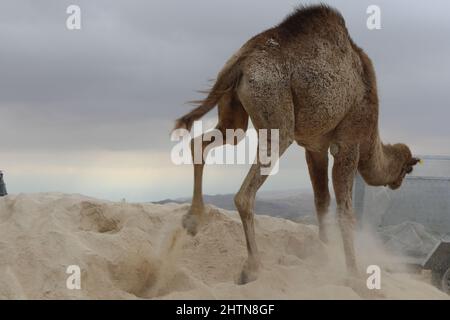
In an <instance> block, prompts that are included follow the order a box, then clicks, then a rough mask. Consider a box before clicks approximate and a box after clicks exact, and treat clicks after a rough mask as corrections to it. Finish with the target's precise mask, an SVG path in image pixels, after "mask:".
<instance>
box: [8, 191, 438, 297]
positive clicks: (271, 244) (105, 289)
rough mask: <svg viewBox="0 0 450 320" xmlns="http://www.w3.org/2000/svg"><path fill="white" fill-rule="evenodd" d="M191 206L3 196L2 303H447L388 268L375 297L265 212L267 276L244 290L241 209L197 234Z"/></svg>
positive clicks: (215, 212) (331, 251) (335, 252)
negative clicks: (77, 276)
mask: <svg viewBox="0 0 450 320" xmlns="http://www.w3.org/2000/svg"><path fill="white" fill-rule="evenodd" d="M187 210H188V206H187V205H179V204H166V205H155V204H127V203H111V202H105V201H100V200H96V199H91V198H87V197H83V196H78V195H63V194H37V195H24V194H21V195H16V196H14V195H12V196H7V197H4V198H0V298H2V299H11V298H28V299H52V298H53V299H61V298H88V299H98V298H101V299H110V298H119V299H121V298H124V299H135V298H162V299H166V298H170V299H177V298H181V299H184V298H188V299H203V298H205V299H210V298H212V299H214V298H223V299H245V298H252V299H253V298H255V299H272V298H274V299H303V298H305V299H311V298H325V299H359V298H361V297H368V298H371V297H373V298H377V297H385V298H390V299H402V298H425V299H440V298H447V296H446V295H445V294H444V293H442V292H440V291H438V290H437V289H435V288H434V287H432V286H431V285H428V284H427V283H425V282H424V280H422V279H420V278H417V279H413V278H411V276H408V275H404V274H389V273H387V272H383V274H382V290H381V292H378V293H377V294H373V293H367V292H365V291H364V290H362V289H361V286H362V285H361V284H362V283H363V284H365V280H364V281H362V280H361V283H359V282H358V281H356V280H353V281H352V280H349V279H346V277H345V272H344V262H343V257H342V251H341V249H340V248H339V246H337V247H336V246H335V247H333V246H330V247H328V246H327V247H326V246H323V245H322V244H321V243H320V241H319V240H318V237H317V230H316V227H314V226H306V225H302V224H297V223H294V222H291V221H287V220H283V219H278V218H271V217H266V216H259V217H258V218H257V220H256V230H257V238H258V239H257V241H258V244H259V247H260V251H261V255H262V262H263V269H262V271H261V274H260V276H259V278H258V280H257V281H255V282H252V283H250V284H247V285H243V286H241V285H237V284H236V280H237V276H238V274H239V271H240V268H241V266H242V264H243V263H244V258H245V257H246V249H245V241H244V236H243V231H242V226H241V223H240V219H239V217H238V215H237V213H235V212H228V211H225V210H219V209H216V208H210V209H209V212H208V217H207V219H206V222H205V224H204V225H203V226H202V228H201V229H200V231H199V233H198V234H197V235H196V236H195V237H191V236H188V235H187V234H186V233H185V231H184V230H182V229H181V227H180V225H181V224H180V222H181V217H182V215H183V214H185V213H186V212H187ZM336 242H338V241H336ZM362 260H364V259H362ZM380 261H381V260H380ZM70 265H78V266H79V267H80V269H81V289H80V290H76V289H75V290H69V289H68V288H67V286H66V281H67V279H68V277H69V276H70V275H69V274H67V273H66V270H67V267H68V266H70Z"/></svg>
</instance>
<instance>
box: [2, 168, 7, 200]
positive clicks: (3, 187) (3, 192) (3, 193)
mask: <svg viewBox="0 0 450 320" xmlns="http://www.w3.org/2000/svg"><path fill="white" fill-rule="evenodd" d="M6 195H8V192H6V185H5V182H4V181H3V172H1V171H0V197H3V196H6Z"/></svg>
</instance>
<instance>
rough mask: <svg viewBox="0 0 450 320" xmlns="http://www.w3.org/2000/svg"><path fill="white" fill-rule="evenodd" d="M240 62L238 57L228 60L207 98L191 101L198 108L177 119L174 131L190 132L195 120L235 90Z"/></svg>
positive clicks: (238, 77) (240, 72)
mask: <svg viewBox="0 0 450 320" xmlns="http://www.w3.org/2000/svg"><path fill="white" fill-rule="evenodd" d="M240 61H242V59H241V57H238V56H234V57H233V58H231V59H230V61H229V62H228V63H227V64H226V65H225V67H224V68H223V69H222V71H221V72H220V73H219V76H218V77H217V80H216V83H215V84H214V86H213V87H212V89H211V90H210V91H209V93H208V96H207V97H206V98H205V99H204V100H200V101H192V103H194V104H197V105H198V107H197V108H195V109H194V110H192V111H191V112H189V113H188V114H186V115H184V116H182V117H181V118H179V119H177V120H176V122H175V128H174V130H176V129H187V130H189V131H190V130H191V127H192V124H193V123H194V121H195V120H198V119H200V118H201V117H203V116H204V115H205V114H206V113H208V112H209V111H211V110H212V109H213V108H214V107H215V106H216V105H217V103H218V102H219V100H220V98H222V96H223V95H225V94H226V93H228V92H231V91H233V90H235V88H236V87H237V85H238V84H239V80H240V78H241V75H242V71H241V68H240Z"/></svg>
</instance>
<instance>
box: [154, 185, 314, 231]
mask: <svg viewBox="0 0 450 320" xmlns="http://www.w3.org/2000/svg"><path fill="white" fill-rule="evenodd" d="M203 199H204V201H205V203H206V204H212V205H214V206H216V207H219V208H222V209H226V210H236V207H235V205H234V194H218V195H204V196H203ZM190 201H191V199H189V198H181V199H165V200H162V201H157V202H153V203H156V204H166V203H171V202H172V203H190ZM255 213H256V214H262V215H268V216H272V217H281V218H285V219H289V220H293V221H303V222H307V223H315V209H314V196H313V194H312V192H311V191H303V190H288V191H274V192H271V191H265V192H261V193H259V194H258V195H257V197H256V203H255Z"/></svg>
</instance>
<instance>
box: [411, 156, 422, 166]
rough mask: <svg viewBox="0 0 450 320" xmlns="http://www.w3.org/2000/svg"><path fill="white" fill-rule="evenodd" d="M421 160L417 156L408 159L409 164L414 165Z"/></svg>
mask: <svg viewBox="0 0 450 320" xmlns="http://www.w3.org/2000/svg"><path fill="white" fill-rule="evenodd" d="M420 161H421V160H420V159H419V158H411V160H409V161H408V165H409V166H415V165H416V164H418V163H419V162H420Z"/></svg>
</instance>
